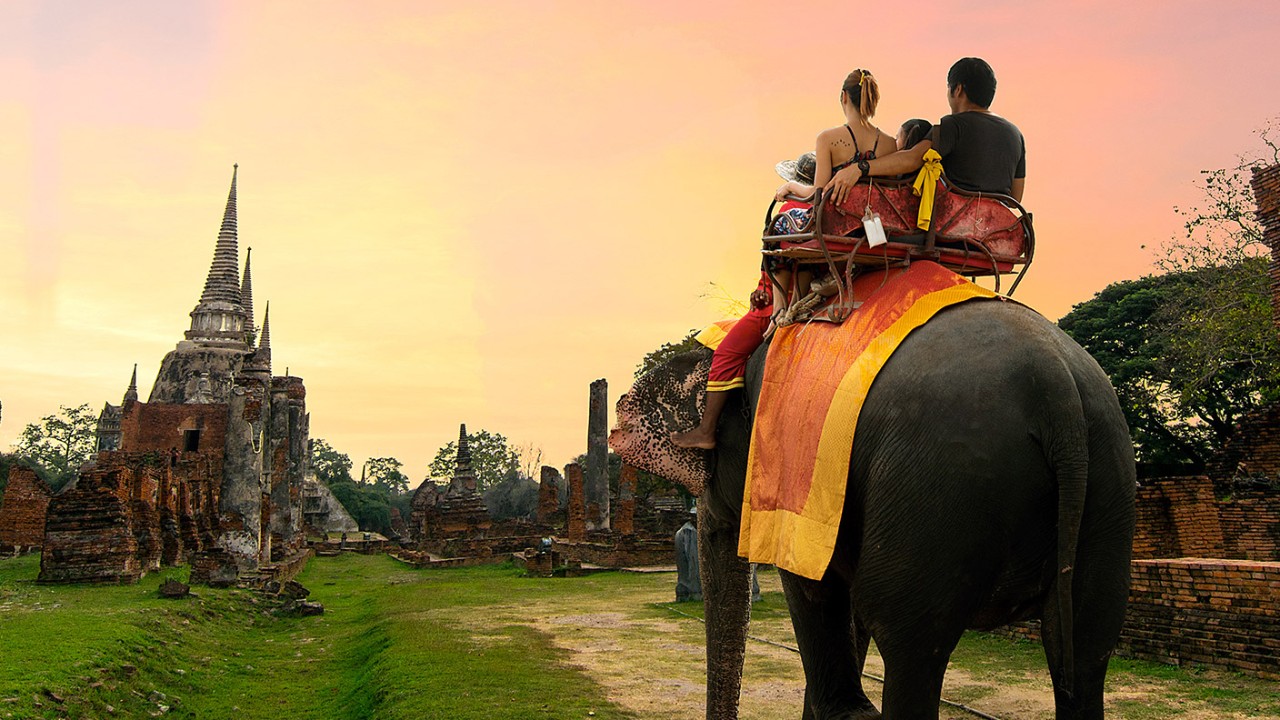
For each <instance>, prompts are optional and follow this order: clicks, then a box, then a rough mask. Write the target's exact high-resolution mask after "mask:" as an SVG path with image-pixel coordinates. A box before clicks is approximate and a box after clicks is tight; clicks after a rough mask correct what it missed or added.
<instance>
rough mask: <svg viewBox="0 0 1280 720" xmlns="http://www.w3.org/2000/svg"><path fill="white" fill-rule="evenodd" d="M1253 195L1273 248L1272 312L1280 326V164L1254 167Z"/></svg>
mask: <svg viewBox="0 0 1280 720" xmlns="http://www.w3.org/2000/svg"><path fill="white" fill-rule="evenodd" d="M1253 197H1254V200H1255V201H1256V202H1257V204H1258V222H1260V223H1262V238H1263V241H1264V242H1266V243H1267V247H1269V248H1271V312H1272V319H1273V321H1274V322H1275V323H1276V326H1277V327H1280V165H1271V166H1270V167H1264V168H1258V167H1256V168H1254V169H1253Z"/></svg>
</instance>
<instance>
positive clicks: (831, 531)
mask: <svg viewBox="0 0 1280 720" xmlns="http://www.w3.org/2000/svg"><path fill="white" fill-rule="evenodd" d="M881 283H883V285H881ZM877 286H879V287H877ZM853 289H854V295H855V297H858V298H865V300H864V301H863V304H862V306H861V307H859V308H858V309H857V310H855V311H854V312H853V314H852V315H850V316H849V318H848V319H847V320H845V321H844V322H843V323H841V324H838V325H837V324H834V323H810V324H807V325H806V324H796V325H789V326H787V327H783V328H780V329H779V330H778V331H777V332H776V334H775V335H774V338H773V344H772V345H771V346H770V347H769V355H768V358H767V360H766V362H765V371H764V380H763V384H762V386H761V390H760V399H759V402H758V405H757V408H756V414H755V424H754V426H753V428H752V431H751V450H750V455H749V458H748V463H747V484H746V488H745V496H744V498H743V505H742V530H741V534H740V535H739V537H738V554H739V555H741V556H743V557H745V558H747V559H749V560H750V561H751V562H754V563H766V564H770V565H776V566H778V567H780V568H783V569H784V570H788V571H790V572H793V573H795V574H797V575H801V576H803V577H807V578H812V579H814V580H818V579H821V578H822V575H823V573H824V572H825V571H826V569H827V564H828V563H829V562H830V561H831V554H832V552H833V550H834V549H835V542H836V533H837V531H838V530H839V528H840V512H841V510H842V509H843V507H844V494H845V485H846V483H847V482H848V477H849V463H850V459H851V453H852V450H853V439H854V438H853V433H854V428H856V427H857V424H858V415H859V413H860V412H861V410H862V403H863V401H864V400H865V399H866V397H867V391H868V389H870V387H871V383H872V381H874V380H875V378H876V375H877V374H878V373H879V372H880V369H881V368H883V367H884V365H885V363H886V362H888V360H889V357H890V356H891V355H893V352H894V351H895V350H896V349H897V348H898V346H899V345H900V344H901V343H902V341H903V340H904V339H905V338H906V337H907V335H909V334H910V333H911V331H912V330H915V329H916V328H918V327H920V326H921V325H923V324H925V323H926V322H928V320H929V319H930V318H931V317H933V316H934V315H935V314H936V313H937V312H938V311H940V310H942V309H943V308H946V307H948V306H951V305H955V304H958V303H962V302H966V301H968V300H973V299H977V298H992V297H995V294H994V293H992V292H991V291H990V290H987V289H986V288H983V287H980V286H978V285H975V284H974V283H972V282H970V281H968V280H966V279H965V278H962V277H960V276H959V275H956V274H955V273H953V272H951V271H950V270H946V269H945V268H943V267H941V266H940V265H937V264H936V263H932V262H915V263H912V264H911V266H910V267H908V268H907V269H906V270H903V271H901V272H900V273H899V274H897V275H894V276H891V277H889V278H888V280H885V275H883V274H881V273H867V274H865V275H863V276H862V277H860V278H858V279H856V280H855V281H854V288H853ZM940 361H945V360H940Z"/></svg>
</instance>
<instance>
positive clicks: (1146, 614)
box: [995, 558, 1280, 680]
mask: <svg viewBox="0 0 1280 720" xmlns="http://www.w3.org/2000/svg"><path fill="white" fill-rule="evenodd" d="M1131 572H1132V577H1133V582H1132V585H1131V586H1130V589H1129V606H1128V608H1127V610H1126V611H1125V621H1124V628H1123V629H1122V630H1121V631H1120V643H1119V645H1118V646H1117V648H1116V653H1117V654H1118V655H1122V656H1126V657H1136V658H1141V659H1144V660H1152V661H1155V662H1161V663H1166V664H1170V665H1186V664H1192V665H1199V666H1203V667H1209V668H1215V669H1219V670H1233V671H1237V672H1241V673H1245V674H1248V675H1253V676H1255V677H1260V678H1267V679H1270V680H1280V563H1274V562H1246V561H1239V560H1206V559H1197V558H1179V559H1165V560H1134V561H1133V564H1132V566H1131ZM995 633H996V634H998V635H1004V636H1007V637H1016V638H1022V639H1026V640H1032V641H1035V642H1039V641H1040V623H1039V621H1031V622H1025V623H1016V624H1013V625H1007V626H1005V627H1002V628H999V629H997V630H996V631H995Z"/></svg>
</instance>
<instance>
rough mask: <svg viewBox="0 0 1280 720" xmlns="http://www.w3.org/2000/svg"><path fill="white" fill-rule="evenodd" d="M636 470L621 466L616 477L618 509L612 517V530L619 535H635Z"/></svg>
mask: <svg viewBox="0 0 1280 720" xmlns="http://www.w3.org/2000/svg"><path fill="white" fill-rule="evenodd" d="M635 515H636V469H635V467H634V466H632V465H627V464H623V466H622V474H621V475H620V476H619V477H618V508H617V510H615V511H614V515H613V530H614V532H617V533H618V534H619V535H635V534H636V526H635Z"/></svg>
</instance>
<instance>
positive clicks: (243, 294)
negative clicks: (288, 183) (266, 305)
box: [233, 181, 257, 347]
mask: <svg viewBox="0 0 1280 720" xmlns="http://www.w3.org/2000/svg"><path fill="white" fill-rule="evenodd" d="M233 182H234V181H233ZM252 255H253V248H245V249H244V279H243V280H241V281H240V307H242V308H244V337H245V342H246V343H248V345H249V347H253V344H254V343H255V342H257V329H256V328H254V326H253V273H252V272H250V271H249V259H250V257H251V256H252Z"/></svg>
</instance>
